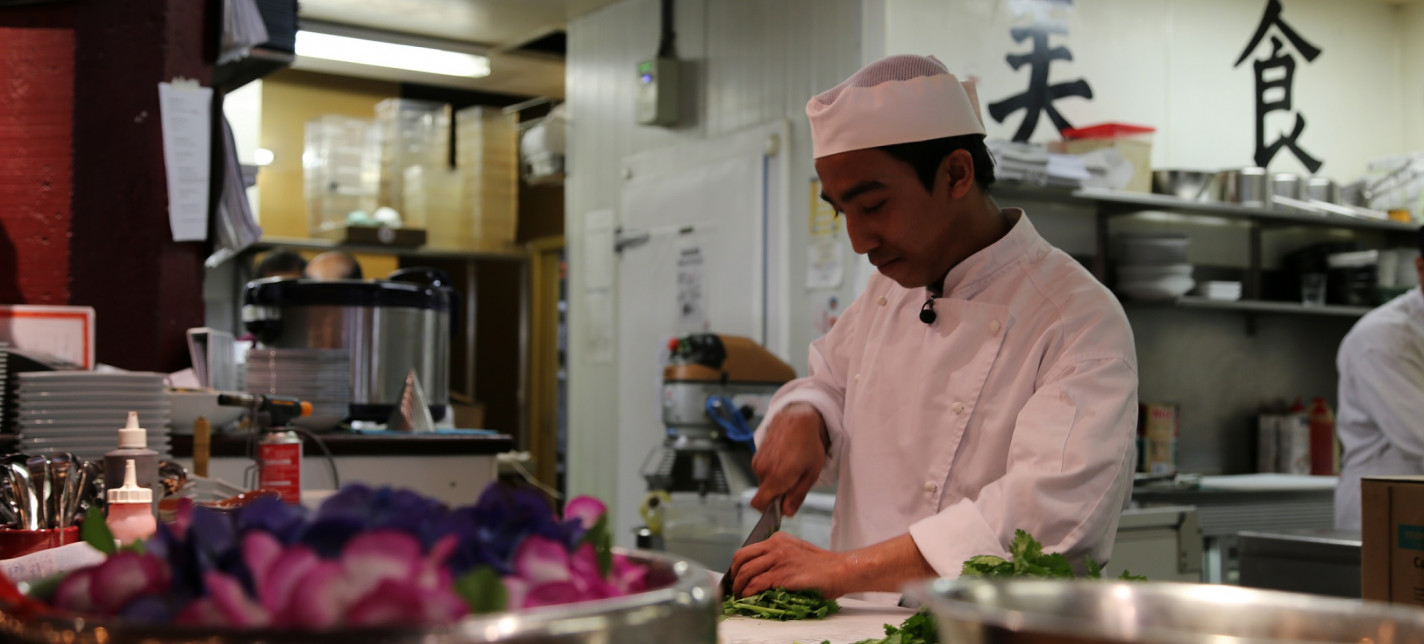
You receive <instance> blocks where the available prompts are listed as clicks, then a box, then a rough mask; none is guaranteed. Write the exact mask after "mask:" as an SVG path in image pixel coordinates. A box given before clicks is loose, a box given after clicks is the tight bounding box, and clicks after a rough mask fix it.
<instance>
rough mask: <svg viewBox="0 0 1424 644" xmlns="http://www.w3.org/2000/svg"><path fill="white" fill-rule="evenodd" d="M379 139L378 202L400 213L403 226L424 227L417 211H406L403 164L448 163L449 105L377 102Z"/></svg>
mask: <svg viewBox="0 0 1424 644" xmlns="http://www.w3.org/2000/svg"><path fill="white" fill-rule="evenodd" d="M376 125H377V127H378V129H379V131H380V137H381V138H380V140H381V174H380V177H381V178H380V192H379V199H378V200H379V202H380V205H382V206H390V207H391V208H395V209H396V210H397V211H399V212H400V213H401V217H402V219H403V220H404V221H405V227H406V228H425V226H426V222H425V221H422V220H420V219H419V216H418V215H414V214H412V213H407V212H406V202H405V193H406V191H405V174H406V168H410V167H412V166H422V167H428V168H434V169H443V168H448V167H450V105H449V104H447V103H435V102H431V101H416V100H410V99H404V98H390V99H386V100H384V101H381V102H380V103H377V104H376Z"/></svg>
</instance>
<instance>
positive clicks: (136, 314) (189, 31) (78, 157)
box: [0, 0, 213, 371]
mask: <svg viewBox="0 0 1424 644" xmlns="http://www.w3.org/2000/svg"><path fill="white" fill-rule="evenodd" d="M212 4H213V3H209V2H204V1H202V0H125V1H123V2H114V1H112V0H74V1H73V2H65V3H57V4H44V5H36V6H33V7H29V8H25V9H22V10H20V9H3V8H0V225H3V226H4V231H3V232H4V233H5V234H4V235H0V301H13V302H25V303H66V302H67V303H69V304H75V305H83V306H92V307H94V308H95V310H96V316H97V320H96V349H97V354H98V356H97V357H98V359H99V361H100V362H104V363H108V364H112V365H116V366H119V367H123V368H126V369H141V370H154V371H172V370H176V369H181V368H183V367H185V366H187V364H188V356H187V348H186V340H185V337H184V330H185V329H187V328H189V327H194V326H201V325H202V324H203V301H202V284H203V263H202V262H203V258H204V257H205V256H206V255H207V247H208V245H207V244H205V243H200V242H185V243H177V242H174V241H173V240H172V234H171V232H170V231H169V227H168V197H167V187H166V181H165V176H164V159H163V139H162V129H161V120H160V118H159V105H158V83H159V82H161V81H169V80H171V79H172V78H174V77H176V76H182V77H186V78H191V79H195V80H197V81H199V82H200V83H202V84H203V85H208V84H209V81H210V80H211V77H212V67H211V64H210V62H208V61H210V60H211V55H209V53H208V52H207V50H206V49H205V42H204V41H205V38H207V37H210V36H212V35H213V34H212V33H211V32H212V28H211V24H210V23H209V21H208V20H207V14H206V12H207V10H208V9H209V8H210V6H211V5H212ZM36 25H38V26H36ZM5 29H11V30H12V31H14V33H7V32H5V31H4V30H5ZM31 79H33V80H31ZM7 101H8V102H7ZM66 124H67V126H68V129H66V127H65V125H66ZM12 146H19V148H20V149H23V150H26V151H27V152H25V153H24V154H23V155H21V156H19V157H18V159H11V158H7V157H12V156H13V155H12V153H11V152H10V151H11V150H13V149H16V148H15V147H12ZM71 173H72V174H71ZM17 206H18V207H17ZM6 237H8V239H9V241H8V243H9V244H10V245H12V246H13V249H7V248H6V247H5V244H6V243H7V242H5V241H3V239H4V238H6ZM6 254H9V255H10V256H11V258H12V261H13V264H14V269H13V270H12V269H10V268H9V267H8V266H7V264H6V261H5V256H6ZM7 271H10V272H13V279H7V276H6V273H7ZM7 283H9V284H10V286H7Z"/></svg>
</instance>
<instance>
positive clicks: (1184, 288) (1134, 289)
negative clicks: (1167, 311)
mask: <svg viewBox="0 0 1424 644" xmlns="http://www.w3.org/2000/svg"><path fill="white" fill-rule="evenodd" d="M1193 286H1196V282H1194V281H1192V278H1190V277H1170V278H1167V279H1161V280H1152V281H1146V282H1123V283H1119V284H1118V285H1117V292H1119V293H1122V294H1123V295H1126V296H1127V297H1128V298H1129V299H1133V300H1143V301H1151V300H1170V299H1173V298H1178V297H1181V296H1183V295H1186V294H1187V293H1189V292H1191V290H1192V287H1193Z"/></svg>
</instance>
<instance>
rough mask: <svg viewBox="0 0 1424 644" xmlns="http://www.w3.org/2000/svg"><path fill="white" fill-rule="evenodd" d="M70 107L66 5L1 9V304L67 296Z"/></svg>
mask: <svg viewBox="0 0 1424 644" xmlns="http://www.w3.org/2000/svg"><path fill="white" fill-rule="evenodd" d="M73 111H74V29H73V16H72V13H71V11H70V8H69V7H68V6H67V5H63V6H59V7H49V8H43V9H36V8H33V7H30V8H24V9H5V10H0V303H28V304H65V303H68V301H69V230H70V194H71V173H70V153H71V149H72V141H73Z"/></svg>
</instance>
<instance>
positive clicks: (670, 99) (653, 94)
mask: <svg viewBox="0 0 1424 644" xmlns="http://www.w3.org/2000/svg"><path fill="white" fill-rule="evenodd" d="M680 66H681V62H679V61H678V60H677V59H676V58H654V59H652V60H646V61H643V62H641V63H638V93H637V105H636V106H635V109H634V114H635V115H636V116H635V118H636V119H637V122H638V124H639V125H675V124H676V123H677V120H678V113H677V111H678V104H677V86H678V68H679V67H680Z"/></svg>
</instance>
